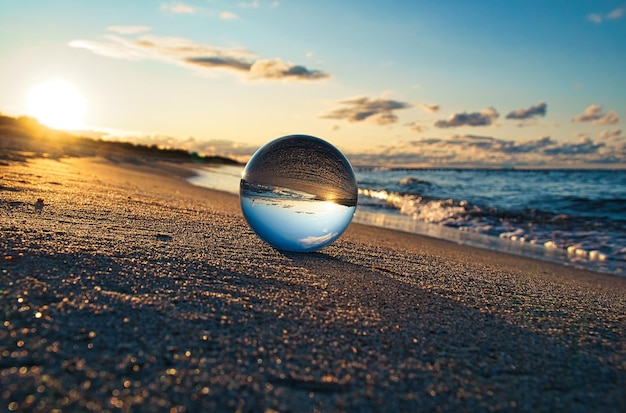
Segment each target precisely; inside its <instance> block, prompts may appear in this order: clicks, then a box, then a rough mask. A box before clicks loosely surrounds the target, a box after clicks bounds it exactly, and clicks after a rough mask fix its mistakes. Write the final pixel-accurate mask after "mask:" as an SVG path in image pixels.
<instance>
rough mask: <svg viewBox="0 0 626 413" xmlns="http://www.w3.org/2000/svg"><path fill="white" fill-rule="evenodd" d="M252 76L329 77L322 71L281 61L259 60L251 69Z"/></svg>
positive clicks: (278, 77) (283, 77) (279, 77)
mask: <svg viewBox="0 0 626 413" xmlns="http://www.w3.org/2000/svg"><path fill="white" fill-rule="evenodd" d="M250 74H251V76H252V77H254V78H261V79H299V80H318V79H325V78H327V77H329V76H328V74H327V73H324V72H322V71H320V70H309V69H307V68H306V67H304V66H300V65H293V64H291V63H287V62H284V61H283V60H280V59H270V60H263V59H259V60H257V61H255V62H254V63H253V64H252V66H251V67H250Z"/></svg>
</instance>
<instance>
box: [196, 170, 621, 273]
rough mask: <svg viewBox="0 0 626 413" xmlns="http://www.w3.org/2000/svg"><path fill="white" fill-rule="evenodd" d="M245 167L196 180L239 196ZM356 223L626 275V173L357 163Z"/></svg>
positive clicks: (206, 172) (200, 174)
mask: <svg viewBox="0 0 626 413" xmlns="http://www.w3.org/2000/svg"><path fill="white" fill-rule="evenodd" d="M242 171H243V166H232V165H228V166H216V167H204V168H202V169H199V170H198V171H197V175H196V176H194V177H192V178H189V181H190V182H191V183H192V184H195V185H199V186H204V187H208V188H212V189H217V190H221V191H226V192H231V193H234V194H238V193H239V181H240V179H241V173H242ZM355 174H356V179H357V183H358V187H359V198H358V205H357V212H356V214H355V216H354V219H353V222H357V223H361V224H365V225H371V226H377V227H383V228H389V229H394V230H399V231H405V232H411V233H417V234H422V235H427V236H430V237H434V238H440V239H445V240H448V241H452V242H455V243H458V244H465V245H472V246H476V247H480V248H487V249H491V250H496V251H502V252H507V253H511V254H517V255H523V256H527V257H532V258H536V259H540V260H545V261H551V262H557V263H560V264H564V265H570V266H575V267H580V268H585V269H590V270H594V271H598V272H603V273H608V274H613V275H617V276H625V277H626V170H586V169H585V170H582V169H581V170H571V169H567V170H547V169H540V170H521V169H410V168H380V167H357V168H355Z"/></svg>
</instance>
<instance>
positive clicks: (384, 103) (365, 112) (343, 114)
mask: <svg viewBox="0 0 626 413" xmlns="http://www.w3.org/2000/svg"><path fill="white" fill-rule="evenodd" d="M339 103H341V104H342V105H344V107H343V108H339V109H335V110H333V111H332V112H330V113H328V114H326V115H323V116H321V117H322V118H326V119H339V120H347V121H348V122H361V121H364V120H366V119H370V120H373V121H374V123H376V124H378V125H388V124H391V123H395V122H397V121H398V117H397V116H396V115H395V114H394V111H395V110H398V109H406V108H410V107H411V105H410V104H408V103H405V102H399V101H396V100H391V99H370V98H367V97H360V98H356V99H350V100H344V101H342V102H339Z"/></svg>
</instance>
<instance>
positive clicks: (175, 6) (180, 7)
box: [161, 3, 196, 14]
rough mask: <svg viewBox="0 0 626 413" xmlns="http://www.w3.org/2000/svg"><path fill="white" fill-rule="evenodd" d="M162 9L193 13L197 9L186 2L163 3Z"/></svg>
mask: <svg viewBox="0 0 626 413" xmlns="http://www.w3.org/2000/svg"><path fill="white" fill-rule="evenodd" d="M161 10H165V11H169V12H171V13H176V14H193V13H195V12H196V9H195V8H193V7H191V6H189V5H187V4H184V3H163V4H161Z"/></svg>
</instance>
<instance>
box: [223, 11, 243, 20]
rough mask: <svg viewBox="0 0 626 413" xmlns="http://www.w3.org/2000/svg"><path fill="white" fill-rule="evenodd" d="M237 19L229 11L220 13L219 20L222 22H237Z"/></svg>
mask: <svg viewBox="0 0 626 413" xmlns="http://www.w3.org/2000/svg"><path fill="white" fill-rule="evenodd" d="M238 18H239V17H238V16H237V15H236V14H235V13H231V12H229V11H223V12H221V13H220V19H222V20H237V19H238Z"/></svg>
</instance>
